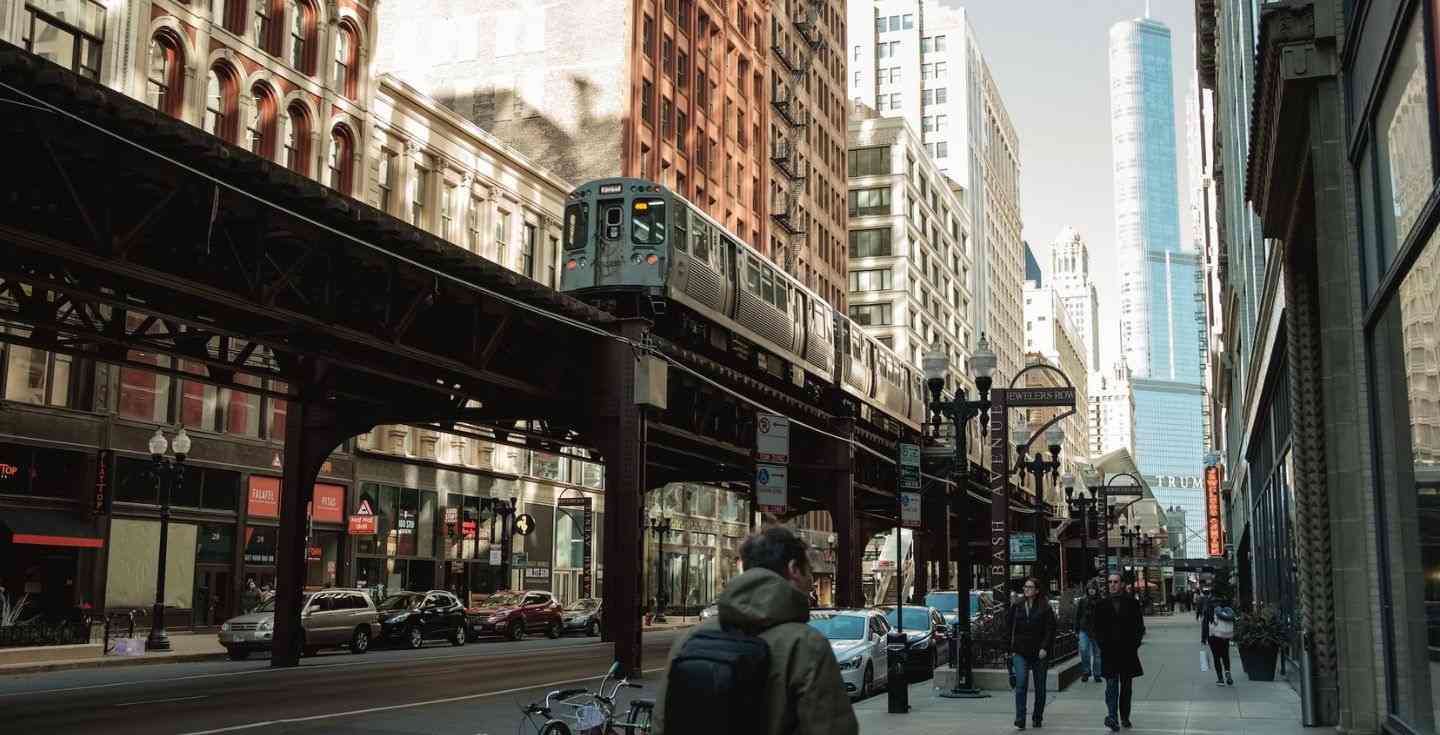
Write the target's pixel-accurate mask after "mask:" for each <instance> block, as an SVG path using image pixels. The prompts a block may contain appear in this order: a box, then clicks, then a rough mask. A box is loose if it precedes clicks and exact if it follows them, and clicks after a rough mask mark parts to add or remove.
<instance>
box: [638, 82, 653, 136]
mask: <svg viewBox="0 0 1440 735" xmlns="http://www.w3.org/2000/svg"><path fill="white" fill-rule="evenodd" d="M640 119H641V120H644V121H645V124H647V125H650V126H652V127H653V126H654V125H655V85H654V83H652V82H651V81H650V80H649V79H646V80H645V81H643V82H641V83H640Z"/></svg>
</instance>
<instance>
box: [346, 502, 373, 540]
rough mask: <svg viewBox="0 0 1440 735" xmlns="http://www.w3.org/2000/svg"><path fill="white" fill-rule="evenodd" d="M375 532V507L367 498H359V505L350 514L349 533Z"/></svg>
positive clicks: (369, 533) (364, 533)
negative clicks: (372, 506) (371, 505)
mask: <svg viewBox="0 0 1440 735" xmlns="http://www.w3.org/2000/svg"><path fill="white" fill-rule="evenodd" d="M373 533H375V509H374V508H371V507H370V500H369V499H368V498H361V499H360V507H359V508H357V509H355V512H354V513H352V514H350V535H351V536H369V535H371V534H373Z"/></svg>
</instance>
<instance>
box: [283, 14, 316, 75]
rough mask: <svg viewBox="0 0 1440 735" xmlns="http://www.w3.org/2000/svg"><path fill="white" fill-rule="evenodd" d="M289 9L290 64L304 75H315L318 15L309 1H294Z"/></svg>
mask: <svg viewBox="0 0 1440 735" xmlns="http://www.w3.org/2000/svg"><path fill="white" fill-rule="evenodd" d="M290 5H291V7H290V63H291V65H292V66H294V67H295V68H296V69H298V70H299V71H301V72H302V73H305V74H310V75H314V74H315V58H316V52H317V47H318V46H319V44H318V43H316V25H317V18H318V15H317V14H316V12H315V5H314V4H312V3H311V2H310V1H309V0H296V1H295V2H292V3H291V4H290Z"/></svg>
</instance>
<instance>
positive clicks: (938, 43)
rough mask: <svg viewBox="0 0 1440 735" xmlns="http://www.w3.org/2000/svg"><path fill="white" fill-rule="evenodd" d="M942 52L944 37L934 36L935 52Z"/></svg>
mask: <svg viewBox="0 0 1440 735" xmlns="http://www.w3.org/2000/svg"><path fill="white" fill-rule="evenodd" d="M944 50H945V37H944V36H936V37H935V51H936V52H940V51H944Z"/></svg>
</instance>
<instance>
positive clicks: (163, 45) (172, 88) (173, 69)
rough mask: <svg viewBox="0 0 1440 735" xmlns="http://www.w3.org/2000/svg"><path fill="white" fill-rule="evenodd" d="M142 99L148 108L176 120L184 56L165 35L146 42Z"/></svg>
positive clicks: (177, 43) (182, 91)
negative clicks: (147, 53) (147, 47)
mask: <svg viewBox="0 0 1440 735" xmlns="http://www.w3.org/2000/svg"><path fill="white" fill-rule="evenodd" d="M147 66H148V69H147V71H146V73H145V99H146V101H147V102H149V103H150V106H151V107H154V108H155V109H157V110H159V111H161V112H163V113H165V114H167V115H171V116H173V117H179V116H180V110H181V107H182V105H181V102H182V101H183V100H184V99H185V89H184V86H185V54H184V52H183V51H181V50H180V41H179V39H177V38H175V36H173V35H171V34H170V33H169V32H168V31H162V32H160V33H156V34H155V35H154V36H153V37H152V38H151V39H150V55H149V63H148V65H147Z"/></svg>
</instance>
